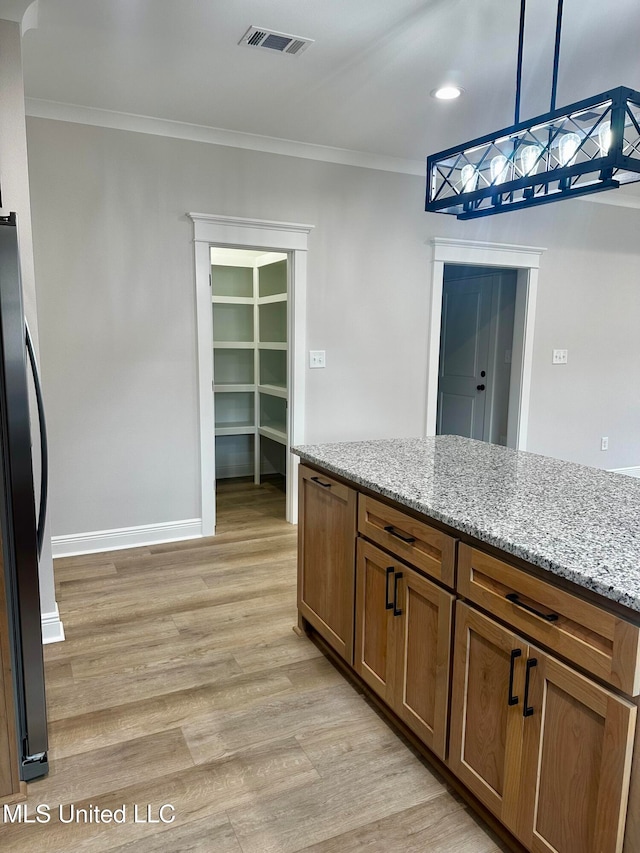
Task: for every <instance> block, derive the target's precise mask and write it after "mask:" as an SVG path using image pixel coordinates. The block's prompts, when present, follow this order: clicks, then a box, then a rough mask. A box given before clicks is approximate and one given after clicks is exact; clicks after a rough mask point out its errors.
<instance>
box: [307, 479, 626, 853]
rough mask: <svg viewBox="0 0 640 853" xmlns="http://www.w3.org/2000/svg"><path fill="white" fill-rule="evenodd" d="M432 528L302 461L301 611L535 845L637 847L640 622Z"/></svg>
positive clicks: (583, 852) (590, 849)
mask: <svg viewBox="0 0 640 853" xmlns="http://www.w3.org/2000/svg"><path fill="white" fill-rule="evenodd" d="M356 504H357V507H358V512H357V533H358V534H359V535H358V537H357V548H356ZM430 521H431V519H428V518H425V519H424V520H422V519H420V518H416V517H414V516H413V515H410V514H408V513H406V512H405V511H404V510H403V508H402V507H400V506H398V507H394V506H390V505H389V504H388V503H385V502H384V501H379V500H376V499H375V498H373V497H371V495H368V494H363V493H358V492H357V490H356V488H353V489H352V488H349V486H347V485H346V484H344V483H341V482H339V481H337V480H334V479H333V478H332V477H327V476H325V475H324V474H323V473H320V472H316V471H314V470H312V469H311V468H308V467H307V466H304V465H301V466H300V530H299V543H300V551H299V609H300V613H301V615H302V616H303V617H304V618H305V619H306V620H307V621H308V622H309V623H310V624H311V625H312V626H313V628H315V629H316V630H317V631H318V632H319V633H320V634H321V635H322V636H323V637H324V639H325V640H326V641H327V642H328V643H329V644H330V645H331V646H332V647H333V648H334V649H335V650H336V651H337V652H338V653H339V654H340V655H341V656H342V657H343V658H344V659H345V660H346V661H347V662H349V663H350V664H351V665H352V667H353V669H355V671H356V673H357V674H358V675H359V676H360V678H361V680H362V681H363V682H364V683H365V684H366V685H368V687H369V688H370V689H371V690H372V691H374V692H375V693H376V694H377V695H378V696H379V697H380V698H381V699H382V701H383V702H384V703H385V704H386V705H387V706H388V708H389V709H390V710H391V711H393V713H394V715H395V717H396V718H400V719H401V720H402V721H403V723H404V724H405V725H406V726H407V727H409V728H410V729H411V730H412V731H413V732H414V733H415V734H416V735H417V736H418V738H419V739H420V741H421V742H422V743H423V744H424V745H425V746H427V747H428V748H429V749H430V750H431V751H432V752H434V753H435V754H436V755H437V756H438V757H439V758H441V759H442V760H443V761H446V763H447V765H448V766H449V768H450V770H451V771H452V772H453V774H454V775H455V776H456V777H457V778H458V779H459V780H460V781H461V782H462V783H463V784H464V785H465V786H466V788H467V789H468V790H469V791H470V792H471V793H472V794H473V795H474V796H475V798H476V800H477V801H480V802H481V803H482V804H483V805H484V806H485V807H486V808H487V809H488V810H489V811H490V812H492V813H493V814H494V815H495V816H496V817H497V818H498V820H500V821H501V822H502V823H503V825H504V826H505V827H506V828H507V829H508V830H509V831H510V832H511V833H512V835H513V836H514V837H515V838H517V839H518V840H519V841H520V842H521V844H522V845H524V847H525V848H526V849H527V850H529V851H531V853H638V851H640V806H639V802H640V733H637V732H636V717H637V710H638V705H640V699H635V700H633V701H631V700H630V699H629V698H625V697H634V696H637V695H638V693H640V627H639V626H638V625H637V624H634V623H633V622H631V621H629V620H625V619H624V618H623V617H621V616H617V615H615V614H613V613H611V612H610V611H609V610H608V609H607V608H606V607H599V606H597V604H594V603H590V602H588V601H585V600H584V599H582V598H580V597H579V596H576V595H573V594H571V593H570V592H568V591H566V590H564V589H560V588H559V587H558V586H557V585H555V584H554V583H553V577H552V576H551V575H550V576H549V579H548V580H547V579H546V578H541V577H539V576H536V573H534V572H532V573H529V572H527V571H524V570H522V569H520V568H517V567H516V566H514V565H512V564H511V563H510V562H509V558H508V555H506V554H505V555H504V557H505V559H500V555H498V556H494V555H491V554H488V553H487V552H485V551H484V550H483V549H482V548H481V547H475V545H474V544H468V543H458V542H457V540H456V539H455V538H453V537H452V536H451V535H449V534H448V533H445V532H443V531H441V530H439V529H438V528H437V527H436V526H434V525H432V524H430V523H429V522H430ZM356 557H357V559H356ZM446 587H449V588H451V590H452V591H451V592H449V591H448V590H447V589H446ZM454 587H455V593H457V596H458V598H457V599H456V594H455V593H454ZM454 616H455V642H454V643H453V644H452V639H453V638H452V626H453V621H454ZM578 670H580V671H578ZM616 691H617V692H616ZM623 694H624V695H623ZM634 738H635V752H636V756H635V764H636V766H635V767H633V750H634ZM629 795H630V796H631V799H629ZM625 833H626V835H625Z"/></svg>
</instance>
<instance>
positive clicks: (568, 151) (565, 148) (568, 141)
mask: <svg viewBox="0 0 640 853" xmlns="http://www.w3.org/2000/svg"><path fill="white" fill-rule="evenodd" d="M581 142H582V140H581V139H580V137H579V136H578V134H577V133H565V134H564V136H563V137H562V139H561V140H560V144H559V145H558V159H559V160H560V165H561V166H568V165H569V163H570V162H571V161H572V160H573V158H574V157H575V156H576V153H577V151H578V148H580V143H581Z"/></svg>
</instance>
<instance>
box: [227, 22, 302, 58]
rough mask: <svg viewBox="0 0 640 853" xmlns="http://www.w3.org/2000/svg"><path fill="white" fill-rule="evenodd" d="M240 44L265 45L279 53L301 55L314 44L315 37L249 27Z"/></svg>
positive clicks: (249, 45)
mask: <svg viewBox="0 0 640 853" xmlns="http://www.w3.org/2000/svg"><path fill="white" fill-rule="evenodd" d="M238 44H246V45H247V46H248V47H264V48H267V50H276V51H278V53H289V54H291V55H292V56H299V55H300V54H301V53H302V52H303V51H304V50H306V49H307V48H308V47H309V45H310V44H313V39H306V38H301V37H300V36H290V35H287V34H286V33H277V32H275V31H274V30H265V29H261V28H260V27H249V29H248V30H247V31H246V33H245V34H244V35H243V36H242V38H241V39H240V41H239V42H238Z"/></svg>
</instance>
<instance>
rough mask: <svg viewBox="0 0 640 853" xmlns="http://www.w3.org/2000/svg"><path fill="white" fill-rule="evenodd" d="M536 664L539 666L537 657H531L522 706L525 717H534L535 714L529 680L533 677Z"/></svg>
mask: <svg viewBox="0 0 640 853" xmlns="http://www.w3.org/2000/svg"><path fill="white" fill-rule="evenodd" d="M534 666H538V661H537V659H536V658H529V660H528V661H527V677H526V678H525V681H524V703H523V706H522V716H523V717H532V716H533V707H532V706H530V705H529V680H530V678H531V670H532V669H533V667H534Z"/></svg>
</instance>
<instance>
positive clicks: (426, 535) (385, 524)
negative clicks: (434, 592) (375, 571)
mask: <svg viewBox="0 0 640 853" xmlns="http://www.w3.org/2000/svg"><path fill="white" fill-rule="evenodd" d="M358 532H359V533H361V534H362V535H363V536H366V537H367V538H368V539H371V540H373V541H374V542H377V543H378V544H379V545H382V547H383V548H386V549H387V550H388V551H391V553H392V554H396V555H397V556H398V557H400V558H401V559H403V560H406V562H408V563H411V564H412V565H414V566H416V567H417V568H419V569H422V570H423V571H424V572H426V573H427V574H428V575H431V577H432V578H435V579H436V580H439V581H441V582H442V583H443V584H446V585H447V586H450V587H452V588H453V587H455V553H456V542H457V540H456V539H453V538H452V537H451V536H447V534H446V533H442V532H441V531H440V530H437V529H436V528H435V527H430V526H429V525H428V524H425V523H424V522H423V521H419V520H418V519H416V518H413V517H412V516H410V515H407V514H406V513H404V512H402V511H400V510H397V509H394V508H393V507H390V506H387V505H386V504H383V503H381V502H380V501H377V500H375V499H374V498H370V497H367V496H366V495H360V496H359V498H358Z"/></svg>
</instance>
